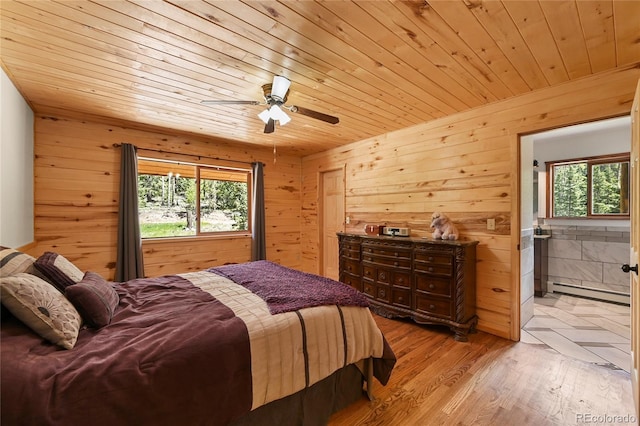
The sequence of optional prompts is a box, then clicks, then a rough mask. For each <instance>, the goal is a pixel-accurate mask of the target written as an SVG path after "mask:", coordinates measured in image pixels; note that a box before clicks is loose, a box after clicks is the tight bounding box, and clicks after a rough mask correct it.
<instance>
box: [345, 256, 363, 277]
mask: <svg viewBox="0 0 640 426" xmlns="http://www.w3.org/2000/svg"><path fill="white" fill-rule="evenodd" d="M342 270H343V271H344V272H348V273H349V274H357V275H360V262H358V261H356V260H351V259H345V258H342Z"/></svg>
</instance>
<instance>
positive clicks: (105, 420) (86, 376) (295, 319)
mask: <svg viewBox="0 0 640 426" xmlns="http://www.w3.org/2000/svg"><path fill="white" fill-rule="evenodd" d="M7 252H9V253H10V254H12V256H13V257H12V258H11V259H9V260H7V257H8V256H7ZM2 253H4V254H0V262H2V265H0V266H2V268H3V269H4V271H2V274H0V276H1V277H2V278H0V282H1V283H2V286H1V287H0V289H2V305H3V316H4V318H3V320H2V324H1V328H2V330H1V331H2V333H1V345H0V349H1V359H0V368H1V371H0V374H1V375H0V379H1V407H0V409H1V419H0V420H1V422H2V424H3V425H5V424H6V425H13V424H39V425H42V424H52V425H53V424H64V425H76V424H77V425H79V424H92V425H102V424H104V425H113V424H119V425H125V424H135V425H147V424H149V425H150V424H153V425H164V424H166V425H169V424H171V425H175V424H185V425H227V424H235V425H242V424H253V425H256V424H260V425H266V424H274V425H276V424H278V425H282V424H292V425H295V424H300V425H315V424H318V425H320V424H326V423H327V421H328V419H329V416H330V415H331V414H332V413H333V412H335V411H337V410H339V409H342V408H343V407H344V406H346V405H348V404H349V403H351V402H352V401H354V400H355V399H358V398H363V397H365V396H364V395H366V393H367V392H366V391H367V390H370V386H371V383H372V381H373V380H374V377H375V378H376V379H377V380H378V381H380V383H382V384H386V383H387V381H388V380H389V377H390V374H391V371H392V369H393V366H394V364H395V355H394V354H393V351H392V350H391V348H390V347H389V345H388V343H387V341H386V340H385V338H384V336H383V335H382V333H381V332H380V330H379V329H378V327H377V326H376V324H375V322H374V320H373V317H372V316H371V313H370V312H369V309H368V307H367V302H366V298H364V297H362V295H360V294H359V293H358V292H357V291H355V290H353V289H351V288H350V287H348V286H346V285H344V284H342V283H338V282H335V281H332V280H328V279H326V278H323V277H319V276H316V275H312V274H305V273H302V272H299V271H294V270H292V269H288V268H284V267H282V266H279V265H277V264H275V263H272V262H268V261H259V262H250V263H247V264H240V265H227V266H223V267H218V268H211V269H207V270H203V271H198V272H191V273H185V274H178V275H168V276H163V277H157V278H144V279H136V280H131V281H128V282H124V283H111V282H107V281H105V280H104V279H102V278H101V277H100V276H99V275H98V274H95V273H91V272H84V273H83V272H81V271H79V270H78V269H77V268H75V266H74V265H72V264H71V262H68V261H67V260H66V259H64V257H62V256H60V255H57V254H53V253H45V254H44V255H43V256H41V258H38V259H33V258H31V259H33V260H31V259H29V258H30V256H28V255H25V254H22V253H19V252H16V251H15V250H13V251H11V250H10V249H9V250H3V251H2ZM15 253H18V254H15ZM47 255H48V256H49V258H46V259H44V260H42V258H43V257H46V256H47ZM52 258H53V259H52ZM16 259H19V261H16ZM52 277H53V279H52ZM61 279H63V280H66V281H65V282H64V283H60V280H61ZM45 281H46V283H45V284H46V285H48V286H49V287H51V288H53V291H54V292H57V293H58V294H59V295H61V296H62V298H63V299H65V300H60V303H62V304H64V306H66V307H67V308H66V309H70V308H68V305H66V303H67V302H69V301H72V303H70V304H71V305H72V306H74V307H77V309H76V311H77V313H78V316H79V317H80V319H79V320H75V319H74V318H75V314H74V313H69V312H68V311H65V310H62V311H61V312H62V313H61V314H60V315H61V317H63V318H64V321H63V323H65V324H64V325H62V326H60V327H61V330H62V331H59V332H58V334H57V335H55V336H53V337H52V336H50V335H47V334H46V332H50V330H48V329H47V330H46V332H43V331H42V330H40V329H38V328H37V325H36V327H35V328H34V326H33V324H29V326H27V325H26V324H27V323H29V322H30V321H32V320H33V318H28V317H25V316H24V315H25V314H24V313H23V312H21V311H20V309H23V308H24V306H19V307H16V306H15V304H16V301H15V300H14V299H15V298H17V297H18V296H19V293H20V292H23V293H24V292H25V288H26V289H28V292H29V297H33V294H32V293H37V292H45V291H49V290H50V288H47V287H45V284H43V282H45ZM16 282H18V283H19V284H16ZM12 286H13V287H14V288H13V289H12ZM38 286H40V287H42V288H40V287H38ZM15 288H18V289H19V290H15ZM34 288H35V289H37V291H36V290H33V289H34ZM12 292H13V293H15V294H13V293H12ZM78 294H81V295H84V296H86V297H87V298H86V299H82V297H79V296H78ZM96 294H97V295H98V296H99V297H97V298H96V297H94V296H95V295H96ZM59 295H56V294H55V293H54V295H53V296H51V295H49V296H47V297H53V298H58V299H59ZM92 297H93V299H92ZM114 297H115V299H113V298H114ZM87 300H88V301H87ZM47 303H49V304H47ZM91 303H93V305H91ZM37 304H38V303H36V305H37ZM39 305H40V307H37V308H36V309H35V310H34V309H33V307H31V308H32V311H33V312H30V313H29V315H32V316H36V317H37V316H41V314H42V311H43V309H44V311H46V313H47V315H49V316H52V317H53V316H55V315H54V314H52V312H57V311H56V309H58V308H56V306H54V305H55V304H54V303H52V302H49V301H47V302H44V303H43V302H39ZM43 306H44V308H43ZM109 306H111V309H109ZM6 308H10V309H6ZM19 308H20V309H19ZM104 308H106V309H104ZM91 309H94V310H95V311H96V312H97V313H98V314H99V315H97V314H96V312H91ZM7 311H8V313H7ZM16 313H17V314H18V315H16ZM92 315H93V316H94V317H92ZM49 316H46V315H45V318H44V320H49V319H51V318H50V317H49ZM18 317H20V318H18ZM69 318H71V319H69ZM25 321H26V322H25ZM38 321H42V319H41V318H39V319H38ZM74 321H78V322H79V324H78V331H77V335H76V336H75V341H73V343H71V340H73V338H74V336H73V334H74V332H73V330H71V331H69V329H68V328H69V327H70V328H71V329H73V328H74V327H73V326H69V324H68V323H71V324H72V325H73V324H74ZM59 322H60V321H59ZM40 325H41V324H40ZM54 325H55V324H54ZM58 325H60V324H58ZM65 327H67V329H65ZM34 330H35V331H34ZM44 336H46V337H45V338H43V337H44ZM56 339H58V340H56Z"/></svg>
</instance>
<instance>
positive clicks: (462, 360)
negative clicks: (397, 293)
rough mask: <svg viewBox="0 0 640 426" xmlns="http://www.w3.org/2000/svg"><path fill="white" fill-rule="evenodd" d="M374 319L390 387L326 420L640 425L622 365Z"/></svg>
mask: <svg viewBox="0 0 640 426" xmlns="http://www.w3.org/2000/svg"><path fill="white" fill-rule="evenodd" d="M375 318H376V322H377V323H378V325H379V326H380V329H381V330H382V332H383V333H384V335H385V337H386V338H387V340H388V341H389V344H390V345H391V347H392V348H393V350H394V352H395V353H396V356H397V358H398V362H397V364H396V367H395V369H394V371H393V374H392V376H391V379H390V381H389V383H388V384H387V386H384V387H383V386H382V385H380V384H379V383H378V382H375V385H374V394H375V397H376V399H375V400H374V401H368V400H367V399H365V398H363V399H362V400H360V401H358V402H356V403H355V404H353V405H352V406H350V407H348V408H346V409H344V410H342V411H340V412H338V413H336V414H334V415H333V417H332V418H331V421H330V423H329V424H330V425H331V426H353V425H385V426H389V425H393V426H395V425H412V426H413V425H454V424H456V425H498V424H501V425H513V424H519V425H568V424H589V423H592V424H594V423H595V424H612V423H620V424H638V420H637V419H638V414H637V413H635V410H634V406H633V401H632V398H633V396H632V391H631V380H630V377H629V374H628V373H626V372H625V371H622V370H613V369H609V368H606V367H602V366H598V365H594V364H591V363H588V362H584V361H580V360H577V359H575V358H570V357H567V356H565V355H561V354H559V353H556V352H555V351H552V350H549V349H544V348H541V347H539V346H536V345H530V344H527V343H522V342H520V343H515V342H511V341H508V340H505V339H502V338H499V337H496V336H493V335H490V334H487V333H483V332H478V333H476V334H472V335H470V336H469V342H466V343H462V342H456V341H455V340H453V338H452V334H451V333H450V332H449V330H448V329H446V328H440V327H435V326H429V327H427V326H420V325H417V324H415V323H413V322H411V321H402V320H389V319H386V318H382V317H379V316H375ZM596 416H600V417H596ZM617 416H619V417H617Z"/></svg>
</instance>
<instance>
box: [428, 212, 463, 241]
mask: <svg viewBox="0 0 640 426" xmlns="http://www.w3.org/2000/svg"><path fill="white" fill-rule="evenodd" d="M431 227H432V228H434V229H435V231H433V238H434V239H435V240H440V239H443V240H457V239H458V237H460V233H459V232H458V228H456V226H455V225H454V224H453V222H451V219H449V216H447V215H446V214H444V213H440V212H433V214H432V215H431Z"/></svg>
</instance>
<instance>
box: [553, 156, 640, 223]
mask: <svg viewBox="0 0 640 426" xmlns="http://www.w3.org/2000/svg"><path fill="white" fill-rule="evenodd" d="M629 158H630V157H629V154H628V153H627V154H617V155H610V156H602V157H592V158H580V159H572V160H563V161H556V162H548V163H547V172H548V173H547V177H548V187H549V189H550V191H549V196H550V202H549V208H550V210H551V211H550V212H549V213H550V217H554V218H599V219H601V218H612V217H622V218H628V217H629Z"/></svg>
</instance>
